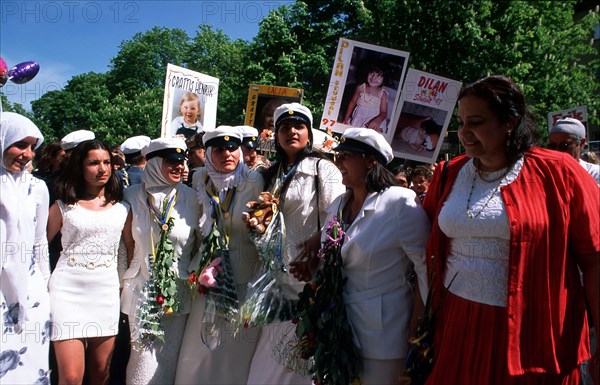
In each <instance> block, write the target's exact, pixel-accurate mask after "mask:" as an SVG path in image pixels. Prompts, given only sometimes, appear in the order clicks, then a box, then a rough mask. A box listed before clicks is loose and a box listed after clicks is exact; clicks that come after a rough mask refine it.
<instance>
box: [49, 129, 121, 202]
mask: <svg viewBox="0 0 600 385" xmlns="http://www.w3.org/2000/svg"><path fill="white" fill-rule="evenodd" d="M92 150H105V151H106V152H107V153H108V155H109V158H110V170H111V175H110V178H109V179H108V182H106V185H105V186H104V198H105V199H106V202H113V203H114V202H119V201H121V200H123V191H122V189H121V186H120V184H119V179H118V177H117V175H116V173H115V172H114V163H113V162H114V161H113V158H112V156H110V155H111V152H110V150H109V148H108V147H107V146H106V145H105V144H104V143H103V142H102V141H100V140H98V139H93V140H86V141H85V142H81V143H80V144H79V145H77V147H75V149H74V150H73V153H72V154H71V156H70V158H69V162H68V163H67V165H66V167H64V168H63V169H62V170H61V175H60V177H59V179H58V181H57V183H56V190H55V192H56V198H57V199H60V200H61V201H63V202H64V203H65V204H69V205H72V204H75V203H77V201H78V200H80V199H81V198H82V197H83V194H84V193H85V180H84V178H83V162H84V161H85V159H86V158H87V156H88V153H89V152H90V151H92Z"/></svg>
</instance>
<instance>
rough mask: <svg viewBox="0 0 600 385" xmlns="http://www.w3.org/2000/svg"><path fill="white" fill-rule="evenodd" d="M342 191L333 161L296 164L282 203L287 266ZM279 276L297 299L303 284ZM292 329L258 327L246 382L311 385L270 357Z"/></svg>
mask: <svg viewBox="0 0 600 385" xmlns="http://www.w3.org/2000/svg"><path fill="white" fill-rule="evenodd" d="M317 164H318V166H317ZM317 167H318V186H319V192H318V202H317V192H316V186H317V180H316V177H317V172H316V170H317ZM345 190H346V187H345V186H344V185H343V184H342V176H341V174H340V172H339V170H338V169H337V167H336V166H335V165H334V164H333V163H332V162H330V161H328V160H325V159H321V160H319V159H318V158H312V157H310V158H305V159H304V160H302V161H301V162H300V163H299V164H298V169H297V170H296V173H295V174H294V176H293V177H292V180H291V182H290V185H289V187H288V189H287V191H286V192H285V197H284V203H283V216H284V220H285V227H286V245H285V252H284V253H285V254H284V262H285V264H286V265H287V266H288V268H289V264H290V262H292V261H293V260H294V259H295V258H296V257H297V256H298V245H299V244H300V243H302V242H304V241H305V240H306V239H307V238H309V237H310V236H311V235H313V234H314V233H315V232H316V231H317V230H320V229H319V228H318V227H317V225H318V224H320V226H321V227H322V226H323V225H324V224H325V219H326V217H327V212H326V211H325V209H326V208H327V207H328V206H329V205H330V204H331V202H333V200H334V199H335V198H336V197H338V196H339V195H341V194H342V193H344V191H345ZM278 279H279V281H280V283H281V284H282V288H283V289H284V292H285V293H286V295H287V296H288V298H291V299H298V293H299V292H300V291H302V289H303V288H304V285H305V283H304V282H299V281H298V280H296V279H295V278H294V277H293V276H292V275H291V274H286V273H281V274H280V275H279V276H278ZM294 330H295V325H294V324H292V323H291V322H289V321H288V322H276V323H272V324H269V325H266V326H263V327H262V328H261V335H260V337H259V340H258V344H257V347H256V352H255V353H254V358H253V359H252V366H251V368H250V375H249V378H248V384H261V385H267V384H310V382H311V380H310V378H308V377H302V376H301V375H299V374H296V373H293V372H290V371H289V370H288V369H286V368H285V367H283V366H282V365H281V364H279V362H278V361H276V360H275V358H274V356H273V349H274V347H275V345H277V344H278V343H279V342H280V341H281V339H282V338H283V337H285V336H286V335H287V336H291V335H293V334H294Z"/></svg>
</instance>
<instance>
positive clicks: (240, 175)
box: [198, 146, 250, 236]
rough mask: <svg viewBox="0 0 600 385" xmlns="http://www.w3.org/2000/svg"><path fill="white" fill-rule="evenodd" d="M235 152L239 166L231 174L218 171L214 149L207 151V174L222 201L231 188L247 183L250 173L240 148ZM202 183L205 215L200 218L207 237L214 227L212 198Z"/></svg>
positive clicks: (201, 199)
mask: <svg viewBox="0 0 600 385" xmlns="http://www.w3.org/2000/svg"><path fill="white" fill-rule="evenodd" d="M235 151H237V152H238V153H239V157H238V164H237V166H236V167H235V170H233V171H231V172H221V171H218V170H217V169H216V167H215V165H214V164H213V161H212V152H213V147H212V146H209V147H208V148H207V149H206V160H205V167H206V173H207V174H208V177H209V179H210V181H211V182H212V184H213V185H214V187H215V190H216V191H215V193H216V194H218V196H219V198H220V200H221V201H222V200H223V199H224V198H225V195H226V194H227V190H228V189H229V188H237V187H238V186H242V185H243V184H244V183H245V182H246V179H247V178H248V173H249V172H250V169H249V168H248V166H246V164H245V163H244V155H243V153H242V149H241V148H240V147H238V149H237V150H235ZM201 182H202V183H200V187H199V188H198V198H199V201H200V204H201V205H202V208H203V210H202V212H203V215H202V218H200V223H201V224H202V234H203V235H204V236H206V235H208V233H209V232H210V230H211V228H212V225H213V218H212V216H211V215H210V213H211V210H212V206H211V201H210V198H209V196H208V194H207V193H206V189H205V187H206V186H205V185H204V181H201Z"/></svg>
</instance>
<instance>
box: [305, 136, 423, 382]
mask: <svg viewBox="0 0 600 385" xmlns="http://www.w3.org/2000/svg"><path fill="white" fill-rule="evenodd" d="M335 151H337V154H336V159H335V164H336V166H337V167H338V169H339V170H340V172H341V174H342V183H343V184H344V185H346V187H347V188H348V190H347V191H346V193H345V194H344V195H342V196H340V197H338V198H337V199H336V200H335V201H334V202H333V203H332V204H331V206H329V208H328V210H327V211H328V217H327V220H326V221H325V223H326V224H327V223H329V222H330V221H331V219H332V218H333V217H334V216H337V217H338V220H339V221H340V223H341V225H342V227H343V229H344V231H345V233H346V234H345V237H344V240H343V244H342V248H341V253H342V259H343V275H344V277H345V278H346V279H347V280H346V283H345V285H344V293H343V299H344V304H345V305H346V310H347V313H348V318H349V320H350V324H351V326H352V330H353V334H354V342H355V344H356V345H357V347H358V348H359V350H360V354H361V357H362V358H363V370H362V372H361V382H362V384H365V385H367V384H397V383H398V379H399V377H400V375H401V374H402V371H403V369H404V358H405V356H406V352H407V348H408V345H407V340H408V337H409V324H410V319H411V314H412V310H413V303H414V301H415V300H417V301H420V300H421V299H423V298H425V297H426V282H427V281H426V273H425V272H426V268H425V243H426V241H427V237H428V235H429V229H430V224H429V220H428V219H427V215H426V214H425V212H424V210H423V209H422V207H421V205H420V203H419V202H418V198H417V197H416V195H415V193H414V192H413V191H411V190H409V189H407V188H404V187H399V186H397V182H396V180H395V178H394V175H393V174H392V173H391V172H389V171H388V170H386V169H385V167H384V165H385V164H387V163H389V162H390V161H391V160H392V159H393V154H392V149H391V147H390V145H389V144H388V143H387V142H386V141H385V139H384V138H383V136H382V135H381V134H379V133H377V132H375V131H374V130H370V129H365V128H349V129H347V130H346V131H345V132H344V135H343V136H342V138H341V143H340V145H338V146H337V147H336V148H335ZM325 239H326V231H323V234H322V241H325ZM411 261H412V262H413V263H414V266H415V271H416V272H417V276H418V283H419V287H420V291H421V296H422V298H421V299H419V298H418V296H417V292H418V290H416V289H413V287H412V286H411V284H410V283H409V280H408V271H409V264H410V262H411ZM297 274H298V273H297Z"/></svg>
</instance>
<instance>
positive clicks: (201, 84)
mask: <svg viewBox="0 0 600 385" xmlns="http://www.w3.org/2000/svg"><path fill="white" fill-rule="evenodd" d="M218 91H219V79H217V78H215V77H212V76H209V75H205V74H202V73H199V72H195V71H192V70H189V69H187V68H183V67H178V66H175V65H173V64H168V65H167V76H166V79H165V94H164V100H163V119H162V125H161V137H163V138H172V137H181V138H185V139H187V138H189V137H191V136H193V135H195V134H197V133H199V132H205V131H212V130H214V129H215V125H216V117H217V96H218Z"/></svg>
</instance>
